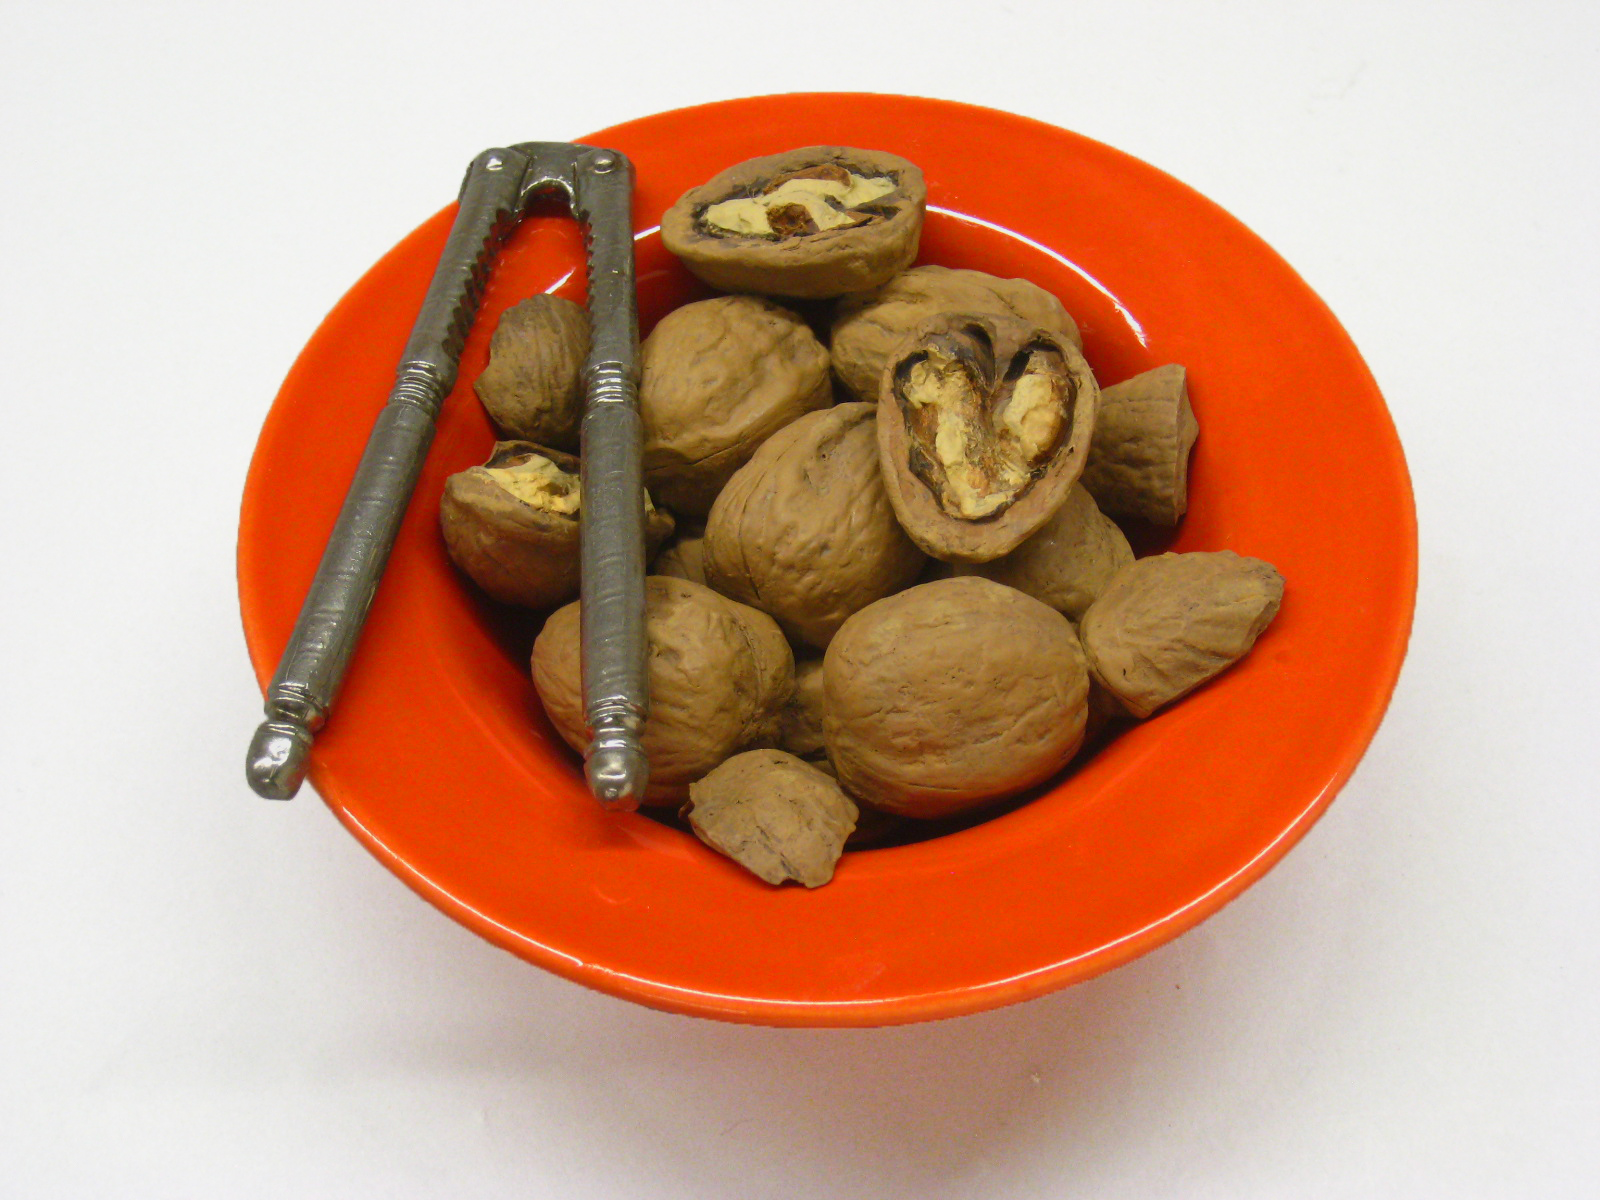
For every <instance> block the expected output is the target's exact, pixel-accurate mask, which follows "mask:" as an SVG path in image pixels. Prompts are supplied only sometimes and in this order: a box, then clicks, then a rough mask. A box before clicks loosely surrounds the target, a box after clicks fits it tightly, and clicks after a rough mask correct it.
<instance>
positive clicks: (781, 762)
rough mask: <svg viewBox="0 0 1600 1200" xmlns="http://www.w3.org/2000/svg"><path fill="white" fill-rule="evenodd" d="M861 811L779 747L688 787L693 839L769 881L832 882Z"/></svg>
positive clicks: (752, 753) (735, 761) (731, 763)
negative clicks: (836, 866) (835, 867)
mask: <svg viewBox="0 0 1600 1200" xmlns="http://www.w3.org/2000/svg"><path fill="white" fill-rule="evenodd" d="M858 811H859V810H858V809H857V808H856V806H855V802H854V801H853V800H851V799H850V797H849V796H846V795H845V794H844V792H842V791H841V790H840V789H839V785H838V784H837V783H835V782H834V781H833V779H832V778H831V777H829V776H828V775H826V774H825V773H823V772H822V771H819V770H817V768H815V767H813V766H812V765H811V764H810V763H803V762H801V761H800V760H799V759H798V758H796V757H795V756H794V755H792V754H785V753H784V752H783V751H781V750H749V751H746V752H745V753H744V754H736V755H734V756H733V757H732V758H730V759H728V761H727V762H725V763H723V764H722V765H721V766H719V767H717V768H716V770H714V771H712V772H711V773H710V774H709V775H707V776H706V777H705V778H704V779H700V780H697V781H696V782H694V783H692V784H690V785H689V803H688V804H686V805H684V808H683V814H682V815H683V816H684V817H685V818H687V819H688V822H689V828H691V829H693V830H694V835H695V837H697V838H699V839H700V840H701V841H702V842H704V843H705V844H706V845H708V846H710V847H711V848H712V849H713V850H715V851H717V852H718V853H719V854H725V855H727V856H728V857H729V858H731V859H733V861H734V862H736V863H738V864H739V865H740V866H741V867H744V868H745V869H746V870H748V871H750V872H752V873H753V874H755V875H758V876H760V877H761V878H762V879H764V880H766V881H767V882H768V883H772V884H778V883H786V882H788V881H789V880H791V879H792V880H794V881H795V882H796V883H803V884H805V886H806V887H808V888H814V887H821V886H822V885H823V884H825V883H827V882H828V880H830V879H832V878H833V868H834V864H836V863H837V862H838V861H839V856H840V855H841V854H842V853H844V843H845V839H846V838H848V837H849V836H850V834H851V833H852V832H854V830H855V827H856V817H857V815H858Z"/></svg>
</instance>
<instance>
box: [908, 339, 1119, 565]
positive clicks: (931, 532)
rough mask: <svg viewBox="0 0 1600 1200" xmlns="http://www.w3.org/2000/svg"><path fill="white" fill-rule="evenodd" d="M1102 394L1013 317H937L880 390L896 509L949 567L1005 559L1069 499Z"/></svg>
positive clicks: (1082, 366)
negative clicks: (1004, 556)
mask: <svg viewBox="0 0 1600 1200" xmlns="http://www.w3.org/2000/svg"><path fill="white" fill-rule="evenodd" d="M1099 394H1100V389H1099V388H1098V387H1097V386H1096V384H1095V381H1094V373H1093V372H1092V371H1090V370H1089V364H1088V363H1086V362H1085V361H1084V359H1083V355H1082V354H1080V353H1079V352H1078V350H1077V348H1076V347H1075V346H1073V345H1072V343H1070V342H1068V341H1066V340H1065V339H1063V338H1061V337H1060V336H1058V335H1056V334H1053V333H1051V332H1049V331H1048V330H1045V329H1040V328H1037V327H1035V326H1030V325H1025V324H1022V323H1021V322H1018V321H1013V320H1011V319H1009V318H1005V317H992V316H986V315H983V314H973V313H961V314H951V315H947V316H942V317H935V318H933V319H932V320H930V321H927V322H925V323H924V324H923V325H921V326H919V327H918V328H917V329H916V330H915V331H913V332H912V334H911V335H910V336H909V337H908V338H907V339H906V340H905V341H903V342H902V343H901V344H900V347H899V349H898V350H897V351H896V352H895V353H894V355H893V356H892V357H891V360H890V362H889V365H888V366H887V367H886V368H885V369H884V373H883V379H882V380H881V381H880V385H879V399H878V449H879V454H880V463H881V466H882V471H883V481H884V486H885V488H886V489H887V490H888V493H889V502H890V503H891V504H893V505H894V511H895V516H896V517H898V518H899V520H900V524H901V525H902V526H904V527H905V531H906V532H907V533H908V534H910V535H911V539H912V540H913V541H914V542H916V543H917V545H918V546H920V547H922V549H923V550H924V551H926V552H927V553H928V554H931V555H932V556H933V557H935V558H939V559H944V560H946V561H948V562H989V561H991V560H993V559H996V558H999V557H1000V556H1001V555H1003V554H1009V553H1010V552H1011V551H1012V550H1015V549H1016V548H1017V547H1018V546H1019V545H1021V544H1022V542H1023V541H1025V540H1026V539H1027V538H1029V537H1030V536H1032V535H1033V534H1034V533H1035V532H1036V531H1037V530H1038V529H1040V527H1042V526H1043V525H1044V524H1045V522H1046V521H1048V520H1049V519H1050V518H1051V517H1052V516H1053V515H1054V514H1055V513H1056V511H1057V510H1058V509H1059V508H1060V507H1061V506H1062V504H1064V503H1065V502H1066V499H1067V494H1068V492H1069V491H1070V490H1071V488H1072V485H1073V484H1074V483H1075V482H1077V479H1078V476H1079V474H1080V473H1081V472H1082V470H1083V463H1084V459H1085V458H1086V457H1087V455H1088V451H1089V442H1090V438H1091V436H1092V434H1093V432H1094V427H1095V408H1096V405H1097V404H1098V401H1099Z"/></svg>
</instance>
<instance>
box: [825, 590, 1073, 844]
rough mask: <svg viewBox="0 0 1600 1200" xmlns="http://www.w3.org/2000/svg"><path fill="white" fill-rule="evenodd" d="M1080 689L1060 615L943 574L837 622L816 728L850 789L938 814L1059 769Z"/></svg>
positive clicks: (999, 795)
mask: <svg viewBox="0 0 1600 1200" xmlns="http://www.w3.org/2000/svg"><path fill="white" fill-rule="evenodd" d="M1088 692H1089V677H1088V673H1087V671H1086V670H1085V669H1084V662H1083V652H1082V650H1081V649H1080V647H1079V645H1078V637H1077V634H1075V633H1074V632H1073V630H1072V623H1071V622H1070V621H1068V620H1067V619H1066V618H1065V617H1063V616H1062V615H1061V614H1060V613H1058V612H1056V611H1055V610H1054V609H1052V608H1050V607H1048V606H1047V605H1044V604H1041V603H1040V602H1039V601H1037V600H1035V599H1033V598H1032V597H1031V596H1024V595H1023V594H1022V593H1021V592H1019V591H1016V590H1014V589H1012V588H1008V587H1002V586H1001V585H1000V584H998V583H992V582H990V581H989V580H987V579H979V578H975V577H969V578H962V579H944V580H940V581H938V582H935V583H924V584H920V585H918V586H917V587H914V588H910V589H908V590H907V591H904V592H899V593H897V594H896V595H893V596H890V597H888V598H887V599H884V600H879V601H878V602H877V603H876V604H872V605H869V606H868V607H866V608H864V609H862V610H861V611H860V612H858V613H857V614H856V615H855V616H853V617H851V618H850V619H849V620H848V621H846V622H845V623H844V627H843V628H842V629H840V630H839V632H838V634H837V635H835V637H834V639H833V642H832V644H831V645H830V646H829V647H828V653H827V656H826V657H825V658H824V660H823V693H824V704H825V711H824V715H823V734H824V737H825V738H826V739H827V746H828V757H829V758H830V759H832V761H833V765H834V767H835V769H837V770H838V772H839V782H840V783H842V784H843V785H844V787H845V790H847V791H848V792H849V793H850V794H851V795H853V796H855V797H856V798H857V799H859V800H863V801H865V802H866V803H868V804H871V805H872V806H874V807H876V808H881V809H885V810H887V811H889V812H895V813H901V814H903V815H905V816H910V817H943V816H949V815H951V814H953V813H958V812H965V811H967V810H968V809H972V808H977V807H979V806H981V805H984V804H988V803H990V802H992V801H996V800H1001V799H1004V798H1005V797H1007V796H1012V795H1015V794H1016V793H1017V792H1020V791H1022V790H1024V789H1025V788H1029V787H1032V786H1033V785H1034V784H1037V783H1042V782H1043V781H1044V780H1046V779H1048V778H1050V777H1051V776H1052V775H1054V774H1055V773H1056V772H1057V771H1059V770H1060V769H1061V768H1062V767H1064V766H1065V765H1066V764H1067V762H1068V761H1069V760H1070V759H1071V758H1072V756H1073V755H1074V754H1075V753H1077V750H1078V747H1079V746H1080V745H1081V744H1082V742H1083V733H1084V720H1085V716H1086V709H1087V701H1088Z"/></svg>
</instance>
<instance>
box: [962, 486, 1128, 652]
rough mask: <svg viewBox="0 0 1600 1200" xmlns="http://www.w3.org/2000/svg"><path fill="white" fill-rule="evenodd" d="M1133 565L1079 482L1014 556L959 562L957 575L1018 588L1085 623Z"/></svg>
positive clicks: (1123, 542) (1113, 526)
mask: <svg viewBox="0 0 1600 1200" xmlns="http://www.w3.org/2000/svg"><path fill="white" fill-rule="evenodd" d="M1132 561H1133V547H1132V546H1130V545H1128V539H1127V536H1126V535H1125V534H1124V533H1123V532H1122V530H1121V529H1119V528H1117V523H1116V522H1115V521H1113V520H1112V519H1111V518H1110V517H1108V516H1106V515H1105V514H1104V513H1102V512H1101V511H1100V510H1099V508H1097V507H1096V506H1095V502H1094V497H1093V496H1091V495H1089V493H1088V492H1087V491H1085V490H1084V488H1083V485H1082V484H1077V483H1075V484H1073V485H1072V490H1071V491H1070V492H1068V493H1067V502H1066V503H1065V504H1063V505H1062V506H1061V507H1060V508H1059V509H1057V510H1056V514H1055V516H1053V517H1051V518H1050V519H1049V520H1048V521H1046V522H1045V523H1044V524H1043V525H1042V526H1040V528H1039V531H1038V532H1037V533H1035V534H1034V535H1033V536H1032V537H1030V538H1028V540H1027V541H1025V542H1023V543H1022V544H1021V545H1020V546H1018V547H1017V548H1016V549H1015V550H1013V551H1012V552H1011V553H1010V554H1005V555H1002V556H1001V557H999V558H997V559H994V560H993V561H991V562H986V563H976V564H974V563H956V564H955V566H954V571H955V574H957V575H982V576H983V577H984V578H985V579H992V580H994V581H995V582H996V583H1003V584H1005V585H1006V586H1007V587H1014V588H1016V589H1017V591H1019V592H1024V593H1026V594H1027V595H1029V596H1032V597H1033V598H1034V599H1035V600H1043V601H1044V602H1045V603H1046V604H1048V605H1049V606H1050V607H1051V608H1053V609H1055V610H1056V611H1057V612H1059V613H1062V614H1064V615H1065V616H1067V617H1069V618H1071V619H1072V620H1074V621H1079V620H1082V619H1083V614H1084V613H1085V612H1086V611H1087V610H1088V608H1089V605H1091V604H1093V603H1094V601H1095V598H1096V597H1097V596H1099V595H1100V593H1101V592H1102V591H1104V590H1105V588H1106V585H1107V584H1108V583H1110V582H1111V577H1112V576H1113V575H1115V574H1116V573H1117V572H1118V571H1119V570H1121V569H1122V568H1123V567H1125V566H1127V565H1128V564H1129V563H1131V562H1132Z"/></svg>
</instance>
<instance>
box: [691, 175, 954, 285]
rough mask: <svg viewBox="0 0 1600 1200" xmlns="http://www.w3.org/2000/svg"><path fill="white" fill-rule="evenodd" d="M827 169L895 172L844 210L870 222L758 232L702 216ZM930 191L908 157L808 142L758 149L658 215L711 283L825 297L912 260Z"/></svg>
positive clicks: (873, 281)
mask: <svg viewBox="0 0 1600 1200" xmlns="http://www.w3.org/2000/svg"><path fill="white" fill-rule="evenodd" d="M816 168H823V172H817V171H816V170H815V169H816ZM828 168H834V169H838V168H843V169H844V170H845V171H848V172H850V173H853V174H855V175H857V176H861V177H863V178H868V179H883V180H888V181H892V182H893V184H894V189H893V190H892V191H890V192H888V193H887V194H885V195H883V196H880V197H877V198H875V199H873V200H871V201H869V202H867V203H865V204H862V205H860V206H859V207H856V208H852V209H849V210H847V211H848V212H849V213H850V214H852V219H859V218H861V217H865V218H866V220H865V222H864V223H861V224H853V225H847V226H842V227H840V228H836V229H823V230H816V231H814V232H813V231H801V232H791V233H788V234H786V235H783V234H775V235H770V236H757V235H754V234H740V233H730V232H728V231H726V230H719V229H718V228H716V227H715V226H713V225H710V224H708V223H707V221H706V215H707V211H708V209H710V208H711V206H712V205H715V204H718V203H720V202H723V201H727V200H729V199H736V198H740V197H756V196H760V195H762V194H763V193H765V192H767V191H768V190H769V189H770V188H771V187H772V186H773V185H774V184H775V183H779V182H781V181H783V180H785V179H788V178H791V177H794V176H796V175H803V174H808V173H809V174H821V173H825V172H826V171H827V169H828ZM927 199H928V189H927V186H926V184H925V183H924V182H923V179H922V172H921V171H920V170H918V169H917V167H916V165H915V164H913V163H910V162H907V161H906V160H905V159H903V158H900V157H898V156H896V155H893V154H885V153H883V152H881V151H876V150H856V149H852V148H850V147H847V146H807V147H805V148H804V149H800V150H790V151H788V152H787V153H784V154H771V155H767V156H765V157H762V158H752V159H750V160H749V161H748V162H742V163H739V164H738V165H737V166H733V167H729V168H728V169H727V170H726V171H723V172H722V173H721V174H719V175H717V176H715V177H714V178H712V179H711V180H710V181H708V182H707V183H705V184H702V185H701V186H700V187H697V188H690V189H689V190H688V191H687V192H685V193H684V194H683V195H682V196H681V197H680V198H679V200H678V202H677V203H676V204H674V205H673V206H672V207H671V208H669V209H668V210H667V212H666V214H665V215H664V216H663V217H662V218H661V241H662V244H663V245H665V246H666V248H667V249H668V250H670V251H671V252H672V253H673V254H675V255H677V256H678V257H679V258H680V259H682V260H683V263H684V265H685V266H687V267H688V268H689V270H691V271H693V272H694V273H695V274H696V275H698V276H699V277H700V278H701V279H703V280H705V282H707V283H709V284H710V285H711V286H712V287H714V288H720V289H721V290H723V291H727V292H756V293H758V294H761V295H769V296H795V297H801V298H806V299H817V300H823V299H829V298H831V297H834V296H842V295H844V294H846V293H848V292H860V291H865V290H867V289H868V288H874V287H877V286H878V285H879V284H880V283H883V282H884V281H885V280H887V279H889V278H890V277H891V276H893V275H894V274H895V273H896V272H898V271H902V270H904V269H905V268H906V267H908V266H910V265H911V263H912V262H913V261H914V260H915V259H916V257H917V245H918V242H919V241H920V239H921V236H922V215H923V209H924V207H925V206H926V204H927ZM812 228H813V229H814V226H812Z"/></svg>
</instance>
